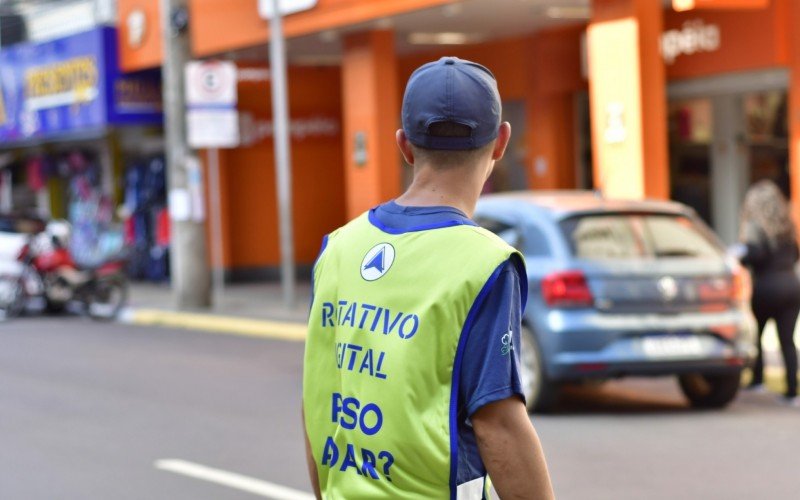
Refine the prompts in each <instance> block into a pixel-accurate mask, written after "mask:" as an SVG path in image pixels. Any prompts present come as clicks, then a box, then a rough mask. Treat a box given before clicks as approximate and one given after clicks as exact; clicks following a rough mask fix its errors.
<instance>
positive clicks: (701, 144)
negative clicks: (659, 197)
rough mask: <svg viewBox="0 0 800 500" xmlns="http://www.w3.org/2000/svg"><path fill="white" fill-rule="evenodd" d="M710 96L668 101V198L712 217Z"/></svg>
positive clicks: (711, 116) (711, 105)
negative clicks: (669, 189)
mask: <svg viewBox="0 0 800 500" xmlns="http://www.w3.org/2000/svg"><path fill="white" fill-rule="evenodd" d="M713 116H714V114H713V104H712V101H711V99H708V98H700V99H686V100H680V101H672V102H670V104H669V152H670V186H671V194H670V195H671V198H672V199H673V200H675V201H679V202H681V203H684V204H686V205H689V206H690V207H692V208H693V209H694V210H695V211H696V212H697V214H698V215H699V216H700V217H701V218H702V219H703V220H705V221H706V222H707V223H709V224H712V223H713V221H712V220H711V218H712V217H711V141H712V139H713V135H714V119H713Z"/></svg>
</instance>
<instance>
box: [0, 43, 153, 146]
mask: <svg viewBox="0 0 800 500" xmlns="http://www.w3.org/2000/svg"><path fill="white" fill-rule="evenodd" d="M161 120H162V116H161V92H160V77H159V73H158V72H157V71H150V72H144V73H140V74H136V75H122V74H121V73H120V71H119V68H118V64H117V36H116V31H115V30H114V29H112V28H97V29H93V30H91V31H87V32H84V33H79V34H77V35H73V36H70V37H66V38H62V39H58V40H53V41H50V42H45V43H41V44H20V45H15V46H13V47H10V48H7V49H3V50H2V51H0V143H5V144H8V143H14V142H18V141H24V140H30V139H48V138H53V137H57V136H59V135H60V134H65V133H74V132H82V131H91V130H97V129H101V128H103V127H106V126H109V125H126V124H152V123H160V122H161Z"/></svg>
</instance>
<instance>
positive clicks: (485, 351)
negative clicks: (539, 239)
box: [459, 257, 526, 417]
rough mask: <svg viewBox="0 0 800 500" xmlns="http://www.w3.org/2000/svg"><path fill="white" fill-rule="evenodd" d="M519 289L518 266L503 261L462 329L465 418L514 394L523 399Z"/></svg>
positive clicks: (461, 391)
mask: <svg viewBox="0 0 800 500" xmlns="http://www.w3.org/2000/svg"><path fill="white" fill-rule="evenodd" d="M516 258H517V257H512V259H516ZM523 289H526V287H524V284H523V283H521V280H520V271H519V267H518V266H517V265H515V263H514V262H513V261H512V260H508V261H506V262H505V263H504V264H503V267H502V268H501V270H500V272H499V274H498V277H497V279H496V281H495V282H494V285H493V286H492V288H491V290H490V291H489V293H488V295H487V296H486V299H485V300H484V302H483V304H481V305H480V306H479V310H478V312H477V315H476V319H475V322H474V323H473V325H472V328H471V329H470V331H469V332H464V334H466V335H469V336H468V337H467V341H466V342H467V343H466V345H465V347H464V357H463V359H462V365H461V377H460V381H459V384H460V385H459V403H460V404H459V413H462V414H463V415H464V416H465V417H470V416H472V414H473V413H475V412H476V411H477V410H479V409H480V408H481V407H482V406H485V405H487V404H489V403H492V402H495V401H500V400H502V399H507V398H510V397H514V396H518V397H520V398H521V399H523V400H524V396H523V393H522V384H521V382H520V378H519V364H520V361H519V352H518V346H519V345H520V340H519V335H520V329H521V321H522V307H523V306H522V304H523V298H522V290H523Z"/></svg>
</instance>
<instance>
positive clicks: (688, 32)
mask: <svg viewBox="0 0 800 500" xmlns="http://www.w3.org/2000/svg"><path fill="white" fill-rule="evenodd" d="M721 46H722V33H721V30H720V28H719V26H717V25H716V24H705V23H704V22H703V21H702V20H701V19H694V20H691V21H686V22H685V23H683V26H682V28H681V29H673V30H669V31H666V32H665V33H664V34H663V35H661V55H662V56H663V57H664V62H666V63H667V64H672V63H674V62H675V59H676V58H678V57H679V56H681V55H687V56H688V55H692V54H696V53H698V52H716V51H717V50H719V49H720V47H721Z"/></svg>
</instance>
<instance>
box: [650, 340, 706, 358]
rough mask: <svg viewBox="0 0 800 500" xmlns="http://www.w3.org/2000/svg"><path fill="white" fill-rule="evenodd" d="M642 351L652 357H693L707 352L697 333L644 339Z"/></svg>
mask: <svg viewBox="0 0 800 500" xmlns="http://www.w3.org/2000/svg"><path fill="white" fill-rule="evenodd" d="M641 346H642V352H643V353H644V355H645V357H647V358H650V359H692V358H699V357H702V356H703V355H704V354H705V347H704V345H703V342H702V340H701V339H700V337H698V336H696V335H657V336H651V337H645V338H643V339H642V343H641Z"/></svg>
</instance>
